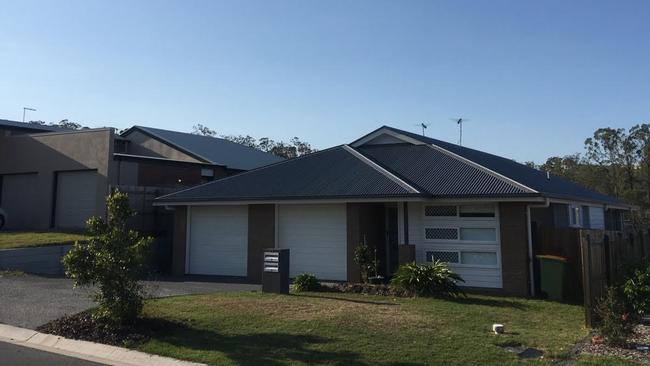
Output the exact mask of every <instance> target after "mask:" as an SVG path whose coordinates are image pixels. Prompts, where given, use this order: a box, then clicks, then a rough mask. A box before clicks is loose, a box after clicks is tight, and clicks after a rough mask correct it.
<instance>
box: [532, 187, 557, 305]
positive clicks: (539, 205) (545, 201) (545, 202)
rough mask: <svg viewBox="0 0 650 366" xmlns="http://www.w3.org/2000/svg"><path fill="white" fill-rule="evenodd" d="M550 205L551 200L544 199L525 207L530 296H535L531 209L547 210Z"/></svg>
mask: <svg viewBox="0 0 650 366" xmlns="http://www.w3.org/2000/svg"><path fill="white" fill-rule="evenodd" d="M550 205H551V200H550V199H548V198H546V199H544V203H542V204H539V203H538V204H534V203H531V204H528V205H526V225H527V226H528V272H529V273H530V295H531V296H535V267H534V266H533V255H534V253H533V232H532V229H533V223H532V220H531V215H530V209H531V208H548V207H549V206H550Z"/></svg>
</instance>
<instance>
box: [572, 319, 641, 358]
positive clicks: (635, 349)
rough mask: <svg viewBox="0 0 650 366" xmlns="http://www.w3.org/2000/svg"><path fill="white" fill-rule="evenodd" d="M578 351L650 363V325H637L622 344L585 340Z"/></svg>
mask: <svg viewBox="0 0 650 366" xmlns="http://www.w3.org/2000/svg"><path fill="white" fill-rule="evenodd" d="M580 352H583V353H587V354H591V355H596V356H607V357H618V358H623V359H626V360H630V361H635V362H643V363H650V326H647V325H637V326H636V327H635V328H634V333H633V334H632V336H630V337H629V338H628V340H627V343H626V344H624V345H618V346H616V345H609V344H606V343H604V342H585V343H583V344H582V345H581V347H580Z"/></svg>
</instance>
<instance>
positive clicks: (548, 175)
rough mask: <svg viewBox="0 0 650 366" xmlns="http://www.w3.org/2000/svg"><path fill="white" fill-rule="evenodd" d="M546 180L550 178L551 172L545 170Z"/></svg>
mask: <svg viewBox="0 0 650 366" xmlns="http://www.w3.org/2000/svg"><path fill="white" fill-rule="evenodd" d="M546 180H551V172H549V171H548V170H547V171H546Z"/></svg>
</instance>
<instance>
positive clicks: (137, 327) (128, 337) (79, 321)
mask: <svg viewBox="0 0 650 366" xmlns="http://www.w3.org/2000/svg"><path fill="white" fill-rule="evenodd" d="M144 322H145V321H139V322H138V323H136V324H126V325H109V324H106V323H103V322H102V321H100V320H95V319H93V317H92V314H91V312H90V311H86V312H82V313H79V314H75V315H70V316H64V317H63V318H59V319H56V320H53V321H51V322H49V323H46V324H44V325H41V326H40V327H38V328H36V330H37V331H39V332H42V333H48V334H54V335H58V336H61V337H65V338H69V339H77V340H84V341H91V342H97V343H104V344H110V345H113V346H129V345H134V344H138V343H142V342H145V341H146V340H147V339H148V336H146V335H145V332H144V331H143V329H146V328H145V327H146V324H143V323H144Z"/></svg>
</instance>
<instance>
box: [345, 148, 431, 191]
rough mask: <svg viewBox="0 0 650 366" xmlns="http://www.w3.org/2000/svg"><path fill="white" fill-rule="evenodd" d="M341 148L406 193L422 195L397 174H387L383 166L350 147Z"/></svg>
mask: <svg viewBox="0 0 650 366" xmlns="http://www.w3.org/2000/svg"><path fill="white" fill-rule="evenodd" d="M342 147H343V150H346V151H347V152H349V153H350V154H352V156H354V157H356V158H357V159H359V160H361V161H362V162H363V163H365V164H366V165H368V166H370V167H371V168H373V169H375V170H376V171H378V172H379V173H380V174H382V175H383V176H385V177H386V178H388V179H390V180H391V181H393V182H394V183H396V184H397V185H399V186H400V187H402V188H404V189H406V190H407V191H409V193H422V192H420V191H419V190H418V189H416V188H414V187H413V186H411V185H410V184H408V183H407V182H406V181H404V180H403V179H402V178H400V177H398V176H397V174H393V173H391V172H389V171H388V170H387V169H386V168H384V167H383V166H381V165H379V164H377V163H376V162H374V161H372V160H370V159H368V158H367V157H366V156H364V155H363V154H361V153H360V152H358V151H356V150H355V149H353V148H352V147H350V146H348V145H346V144H344V145H342Z"/></svg>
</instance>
